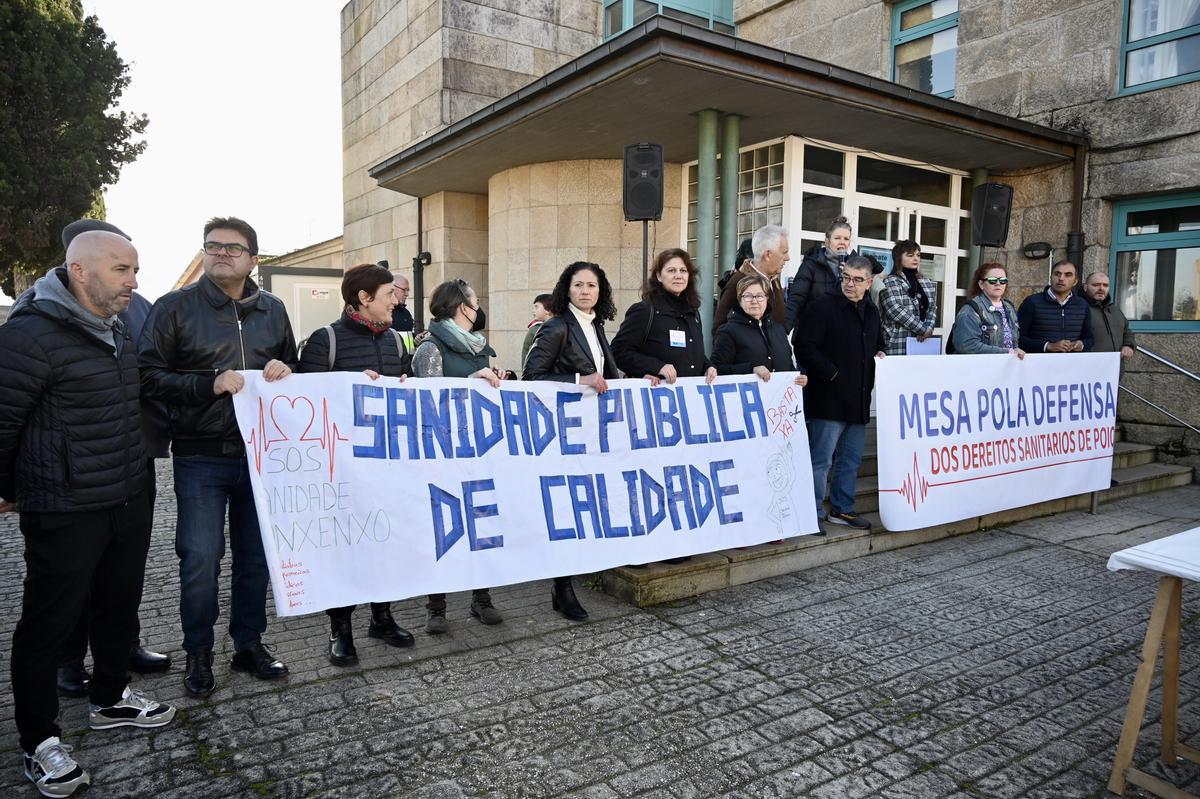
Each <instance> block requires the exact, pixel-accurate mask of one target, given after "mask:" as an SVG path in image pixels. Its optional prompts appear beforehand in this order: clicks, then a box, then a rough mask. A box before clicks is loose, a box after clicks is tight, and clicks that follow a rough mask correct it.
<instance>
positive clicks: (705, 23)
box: [604, 0, 734, 39]
mask: <svg viewBox="0 0 1200 799" xmlns="http://www.w3.org/2000/svg"><path fill="white" fill-rule="evenodd" d="M655 14H661V15H662V16H664V17H670V18H671V19H677V20H680V21H681V22H687V23H689V24H692V25H698V26H700V27H701V28H708V29H709V30H714V31H720V32H721V33H733V32H734V26H733V0H657V1H655V2H651V0H604V38H605V39H608V38H610V37H612V36H616V35H617V34H618V33H620V32H621V31H625V30H629V29H630V28H632V27H633V26H634V25H637V24H638V23H639V22H645V21H646V20H648V19H650V17H652V16H654V15H655Z"/></svg>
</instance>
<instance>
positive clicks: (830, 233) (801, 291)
mask: <svg viewBox="0 0 1200 799" xmlns="http://www.w3.org/2000/svg"><path fill="white" fill-rule="evenodd" d="M852 234H853V230H852V229H851V227H850V221H849V220H848V219H846V217H844V216H839V217H838V218H837V219H835V220H833V221H832V222H830V223H829V227H828V228H826V229H825V243H824V244H818V245H817V246H816V247H813V248H812V249H810V250H809V251H808V252H806V253H805V254H804V260H803V261H801V262H800V266H799V267H797V268H796V276H795V277H794V278H792V282H791V283H790V284H789V285H788V292H787V311H786V318H787V321H786V324H787V329H788V330H789V331H795V329H796V328H797V327H799V326H800V317H801V316H802V315H803V314H804V309H805V308H807V307H808V305H809V304H810V303H812V301H813V300H815V299H817V298H818V297H822V296H824V295H826V294H828V293H829V292H831V291H833V290H834V289H836V288H838V285H839V283H838V281H839V280H841V271H842V264H844V263H846V259H847V258H849V257H850V256H851V255H854V254H855V252H854V250H852V249H851V248H850V237H851V235H852Z"/></svg>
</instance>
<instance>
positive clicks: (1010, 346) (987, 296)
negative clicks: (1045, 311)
mask: <svg viewBox="0 0 1200 799" xmlns="http://www.w3.org/2000/svg"><path fill="white" fill-rule="evenodd" d="M1006 291H1008V271H1007V270H1006V269H1005V268H1004V267H1003V266H1002V265H1000V264H997V263H988V264H981V265H980V266H979V268H978V269H976V270H975V277H974V279H973V280H972V281H971V291H970V294H969V295H968V296H969V297H970V301H969V302H968V303H967V304H966V305H964V306H963V307H962V309H961V310H960V311H959V312H958V316H957V317H955V319H954V327H953V328H952V329H951V331H950V339H951V343H952V344H953V350H954V353H955V354H957V355H979V354H984V353H995V354H1004V353H1012V354H1013V355H1016V356H1017V357H1018V358H1024V357H1025V352H1024V351H1023V350H1022V349H1021V348H1020V347H1018V346H1017V343H1018V342H1019V341H1020V340H1021V333H1020V330H1019V329H1018V325H1017V311H1016V309H1015V308H1014V307H1013V304H1012V303H1011V302H1009V301H1008V300H1007V299H1006V298H1005V297H1004V294H1005V292H1006Z"/></svg>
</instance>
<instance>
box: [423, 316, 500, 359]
mask: <svg viewBox="0 0 1200 799" xmlns="http://www.w3.org/2000/svg"><path fill="white" fill-rule="evenodd" d="M429 329H430V331H433V330H435V329H436V330H437V332H438V333H440V334H441V335H439V336H438V338H439V339H441V341H442V343H443V344H446V345H448V346H451V347H453V348H455V349H457V350H458V351H459V352H467V353H470V354H471V355H478V354H479V353H481V352H483V348H484V347H486V346H487V339H485V338H484V337H483V336H482V335H480V334H479V333H472V332H471V331H469V330H463V329H462V328H461V327H459V326H458V325H456V324H454V320H452V319H435V320H434V321H432V322H430V323H429Z"/></svg>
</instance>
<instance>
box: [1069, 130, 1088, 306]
mask: <svg viewBox="0 0 1200 799" xmlns="http://www.w3.org/2000/svg"><path fill="white" fill-rule="evenodd" d="M1087 156H1088V148H1087V145H1086V144H1079V145H1076V146H1075V162H1074V165H1073V178H1074V180H1073V181H1072V186H1071V230H1070V232H1069V233H1067V260H1068V261H1070V262H1071V263H1073V264H1075V268H1076V269H1077V270H1079V273H1080V274H1079V282H1080V283H1082V282H1083V250H1084V247H1085V242H1084V236H1083V193H1084V188H1085V185H1086V183H1087Z"/></svg>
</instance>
